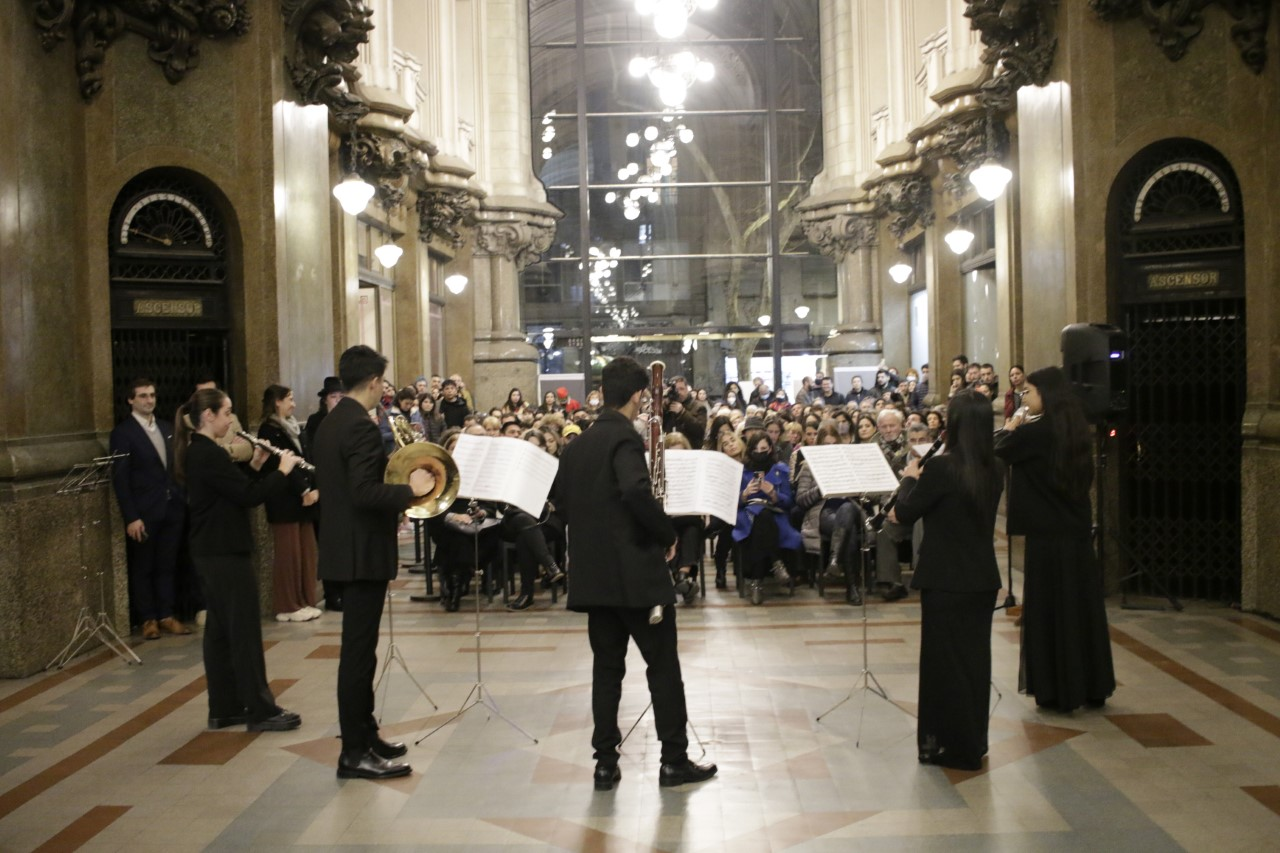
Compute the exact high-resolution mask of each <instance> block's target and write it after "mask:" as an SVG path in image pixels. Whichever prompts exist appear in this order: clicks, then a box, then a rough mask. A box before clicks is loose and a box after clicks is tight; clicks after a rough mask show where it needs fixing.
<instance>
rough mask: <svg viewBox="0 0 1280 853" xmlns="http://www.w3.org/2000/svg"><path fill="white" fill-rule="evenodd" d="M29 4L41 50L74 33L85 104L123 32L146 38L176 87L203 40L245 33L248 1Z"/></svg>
mask: <svg viewBox="0 0 1280 853" xmlns="http://www.w3.org/2000/svg"><path fill="white" fill-rule="evenodd" d="M29 5H31V6H32V10H33V12H34V18H35V26H36V29H38V30H39V31H40V44H41V45H42V46H43V47H44V49H45V50H53V49H54V48H55V47H57V46H58V44H60V43H61V42H62V41H63V40H64V39H66V37H67V35H68V33H70V32H72V31H74V33H75V40H76V71H77V72H78V73H79V75H80V97H82V98H84V100H86V101H92V100H93V99H94V98H95V97H97V95H98V93H99V92H100V91H102V63H103V62H104V61H105V60H106V57H107V48H108V47H110V46H111V44H112V42H114V41H115V40H116V39H118V38H119V37H120V36H121V35H123V34H124V33H126V32H131V33H135V34H137V35H140V36H142V37H143V38H145V39H146V40H147V55H148V56H149V57H151V59H152V60H154V61H155V62H156V63H158V64H159V65H160V67H161V69H162V70H163V71H164V77H165V79H166V80H168V81H169V82H170V83H178V82H180V81H181V80H182V78H183V77H185V76H186V74H187V72H188V71H190V70H191V69H192V68H195V67H196V66H197V65H199V64H200V42H201V41H203V40H204V39H216V38H220V37H222V36H226V35H236V36H240V35H244V34H245V33H247V32H248V31H249V10H248V9H247V8H246V7H247V5H248V3H247V0H184V2H182V3H172V2H171V3H156V2H152V3H138V2H122V0H29Z"/></svg>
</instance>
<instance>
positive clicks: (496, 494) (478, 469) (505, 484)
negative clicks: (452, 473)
mask: <svg viewBox="0 0 1280 853" xmlns="http://www.w3.org/2000/svg"><path fill="white" fill-rule="evenodd" d="M451 455H452V456H453V462H454V464H455V465H457V466H458V477H459V484H458V495H459V496H460V497H464V498H475V499H477V500H485V501H500V502H502V503H509V504H511V505H512V506H517V507H519V508H520V509H522V510H524V511H525V512H527V513H529V515H532V516H534V517H535V518H537V517H540V516H541V515H542V509H543V505H544V504H546V502H547V493H548V492H550V491H551V484H552V483H553V482H554V481H555V479H556V469H557V468H559V467H560V462H559V461H558V460H557V459H556V458H555V457H554V456H552V455H551V454H549V453H547V452H546V451H545V450H543V449H542V448H540V447H538V446H537V445H536V444H533V443H531V442H528V441H521V440H519V439H516V438H494V437H492V436H487V435H486V436H481V435H460V436H458V443H457V445H456V446H455V447H454V449H453V453H452V454H451Z"/></svg>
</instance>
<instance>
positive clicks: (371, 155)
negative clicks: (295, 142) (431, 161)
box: [339, 130, 416, 208]
mask: <svg viewBox="0 0 1280 853" xmlns="http://www.w3.org/2000/svg"><path fill="white" fill-rule="evenodd" d="M339 156H340V157H341V162H342V163H343V164H344V165H345V166H346V168H348V169H349V170H351V171H353V172H355V173H357V174H358V175H360V177H361V178H363V179H364V180H366V181H368V182H369V183H370V184H372V185H373V186H374V189H376V190H377V198H378V201H379V202H380V203H381V204H382V205H383V206H384V207H388V208H390V207H395V206H396V205H398V204H400V203H401V202H403V201H404V194H405V189H406V188H407V187H408V183H409V176H410V175H411V174H412V173H413V171H414V168H415V166H416V158H415V157H414V150H413V148H412V147H411V146H410V145H409V144H408V143H407V142H406V141H405V140H404V137H403V136H400V135H398V134H384V133H374V132H372V131H367V130H361V131H357V132H356V133H354V134H352V135H351V136H349V137H347V138H345V139H343V140H342V145H341V148H340V151H339Z"/></svg>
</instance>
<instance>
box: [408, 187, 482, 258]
mask: <svg viewBox="0 0 1280 853" xmlns="http://www.w3.org/2000/svg"><path fill="white" fill-rule="evenodd" d="M417 207H418V239H419V240H421V241H422V242H423V243H430V242H431V240H432V238H439V239H441V240H444V241H445V242H447V243H448V244H449V245H451V246H453V248H455V249H460V248H462V245H463V244H464V243H466V242H467V235H468V233H470V231H471V230H472V228H473V227H474V223H475V213H476V210H477V209H479V207H480V200H479V199H478V198H476V196H475V194H474V193H472V192H470V191H469V190H465V189H451V188H446V187H428V188H427V189H424V190H419V191H418V204H417Z"/></svg>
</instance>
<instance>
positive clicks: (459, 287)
mask: <svg viewBox="0 0 1280 853" xmlns="http://www.w3.org/2000/svg"><path fill="white" fill-rule="evenodd" d="M444 286H445V287H447V288H449V292H450V293H452V294H454V295H455V296H456V295H457V294H459V293H461V292H462V291H464V290H466V289H467V277H466V276H465V275H463V274H462V273H460V272H456V273H454V274H453V275H451V276H449V277H448V278H446V279H445V280H444Z"/></svg>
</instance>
